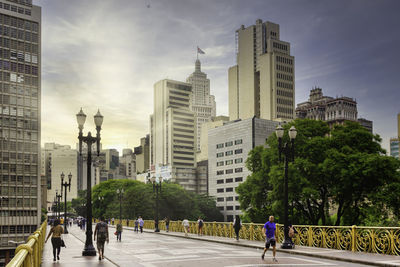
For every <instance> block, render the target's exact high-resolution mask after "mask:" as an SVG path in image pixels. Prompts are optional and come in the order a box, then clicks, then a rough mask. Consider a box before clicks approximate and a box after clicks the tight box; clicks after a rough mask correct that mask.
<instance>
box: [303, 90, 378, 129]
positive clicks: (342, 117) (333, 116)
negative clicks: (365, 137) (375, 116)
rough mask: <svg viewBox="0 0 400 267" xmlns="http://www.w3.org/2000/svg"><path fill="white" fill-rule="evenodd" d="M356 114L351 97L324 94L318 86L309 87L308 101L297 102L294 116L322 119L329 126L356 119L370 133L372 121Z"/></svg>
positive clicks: (354, 103) (355, 105)
mask: <svg viewBox="0 0 400 267" xmlns="http://www.w3.org/2000/svg"><path fill="white" fill-rule="evenodd" d="M357 116H358V111H357V102H356V101H355V100H354V99H353V98H350V97H346V96H341V97H336V98H334V97H331V96H324V95H323V93H322V89H321V88H318V87H316V88H313V89H311V91H310V97H309V99H308V101H306V102H303V103H300V104H298V105H297V108H296V117H297V118H300V119H312V120H322V121H326V122H327V123H328V124H329V125H330V126H333V125H336V124H343V123H344V122H345V121H357V122H359V123H360V124H361V126H363V127H365V128H366V129H367V130H368V131H370V132H371V133H372V132H373V122H372V121H370V120H367V119H364V118H357Z"/></svg>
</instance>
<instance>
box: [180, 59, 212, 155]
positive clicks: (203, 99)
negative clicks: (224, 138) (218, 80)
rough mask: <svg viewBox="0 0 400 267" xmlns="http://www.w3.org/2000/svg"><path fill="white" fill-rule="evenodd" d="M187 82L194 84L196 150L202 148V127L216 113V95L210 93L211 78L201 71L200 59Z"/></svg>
mask: <svg viewBox="0 0 400 267" xmlns="http://www.w3.org/2000/svg"><path fill="white" fill-rule="evenodd" d="M186 82H187V83H189V84H191V85H192V99H191V106H190V107H191V110H192V111H193V112H194V114H195V118H196V131H195V133H196V145H195V148H196V151H199V150H200V143H201V141H200V140H201V127H202V125H203V124H204V123H205V122H209V121H211V119H212V118H213V117H215V114H216V104H215V97H214V96H213V95H210V79H208V78H207V74H205V73H204V72H202V71H201V63H200V60H199V59H197V60H196V63H195V71H194V72H193V73H192V74H190V76H189V77H188V78H187V79H186Z"/></svg>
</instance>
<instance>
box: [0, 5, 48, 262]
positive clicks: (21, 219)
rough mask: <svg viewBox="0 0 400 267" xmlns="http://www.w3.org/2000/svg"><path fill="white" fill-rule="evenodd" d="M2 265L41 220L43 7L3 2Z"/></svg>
mask: <svg viewBox="0 0 400 267" xmlns="http://www.w3.org/2000/svg"><path fill="white" fill-rule="evenodd" d="M0 27H1V28H2V33H1V42H0V51H1V53H0V60H1V64H2V68H1V70H0V155H1V158H0V185H1V186H0V190H1V192H0V226H1V232H0V265H3V264H5V262H7V261H8V260H9V259H10V257H12V255H13V253H14V250H15V247H16V245H15V244H16V243H17V242H23V241H26V238H27V237H28V236H29V235H31V234H32V233H33V232H34V231H35V230H36V229H37V227H38V226H39V224H40V218H41V209H40V207H41V194H40V192H41V189H40V185H41V176H40V156H41V155H40V139H41V132H40V128H41V126H40V118H41V108H40V107H41V78H40V77H41V7H39V6H36V5H32V1H31V0H24V1H22V0H18V1H17V0H14V1H7V0H2V1H0Z"/></svg>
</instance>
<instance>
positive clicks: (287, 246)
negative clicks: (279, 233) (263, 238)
mask: <svg viewBox="0 0 400 267" xmlns="http://www.w3.org/2000/svg"><path fill="white" fill-rule="evenodd" d="M281 248H283V249H293V248H294V245H293V243H292V242H291V241H290V240H287V239H286V240H285V241H283V243H282V245H281Z"/></svg>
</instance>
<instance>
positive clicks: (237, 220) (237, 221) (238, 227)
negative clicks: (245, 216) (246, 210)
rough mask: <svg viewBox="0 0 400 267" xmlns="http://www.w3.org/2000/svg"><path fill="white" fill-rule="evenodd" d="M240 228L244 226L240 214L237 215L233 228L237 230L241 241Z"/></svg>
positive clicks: (237, 236) (237, 237)
mask: <svg viewBox="0 0 400 267" xmlns="http://www.w3.org/2000/svg"><path fill="white" fill-rule="evenodd" d="M240 228H242V221H241V220H240V216H239V215H236V218H235V219H234V220H233V229H234V230H235V234H236V240H237V241H239V232H240Z"/></svg>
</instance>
